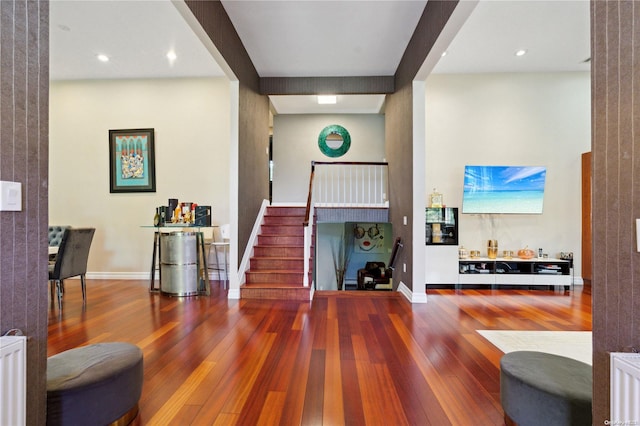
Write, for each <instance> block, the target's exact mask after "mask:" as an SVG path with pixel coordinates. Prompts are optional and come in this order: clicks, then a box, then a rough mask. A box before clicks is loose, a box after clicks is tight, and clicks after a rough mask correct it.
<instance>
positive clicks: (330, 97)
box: [318, 95, 338, 105]
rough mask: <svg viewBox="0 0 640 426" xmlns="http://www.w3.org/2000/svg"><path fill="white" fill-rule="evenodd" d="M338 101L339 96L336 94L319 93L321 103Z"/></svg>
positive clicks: (328, 103) (326, 103)
mask: <svg viewBox="0 0 640 426" xmlns="http://www.w3.org/2000/svg"><path fill="white" fill-rule="evenodd" d="M337 102H338V97H337V96H336V95H318V104H319V105H331V104H335V103H337Z"/></svg>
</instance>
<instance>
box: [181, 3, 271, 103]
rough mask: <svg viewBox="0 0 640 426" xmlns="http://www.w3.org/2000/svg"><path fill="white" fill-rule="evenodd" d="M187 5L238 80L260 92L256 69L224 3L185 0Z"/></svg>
mask: <svg viewBox="0 0 640 426" xmlns="http://www.w3.org/2000/svg"><path fill="white" fill-rule="evenodd" d="M185 4H186V5H187V6H188V7H189V9H190V10H191V12H192V13H193V15H194V16H195V17H196V18H197V19H198V22H200V25H202V28H203V29H204V30H205V32H206V33H207V35H208V36H209V38H210V39H211V41H212V42H213V44H214V45H215V46H216V48H217V49H218V51H219V52H220V54H221V55H222V56H223V57H224V60H225V62H226V63H227V65H229V67H230V68H231V69H232V70H233V73H234V74H235V76H236V78H237V79H238V80H239V81H241V82H243V83H244V84H245V85H247V86H249V87H251V88H252V89H253V90H255V91H256V92H258V91H259V86H260V82H259V78H258V73H257V71H256V68H255V67H254V66H253V62H251V58H249V54H248V53H247V50H246V49H245V48H244V45H243V44H242V41H241V40H240V37H239V36H238V33H237V32H236V29H235V28H234V27H233V24H232V23H231V19H229V15H227V12H226V11H225V10H224V7H223V6H222V3H221V2H220V1H219V0H214V1H202V0H185Z"/></svg>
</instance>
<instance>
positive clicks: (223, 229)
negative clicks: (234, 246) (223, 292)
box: [207, 223, 231, 289]
mask: <svg viewBox="0 0 640 426" xmlns="http://www.w3.org/2000/svg"><path fill="white" fill-rule="evenodd" d="M214 232H215V231H214ZM220 239H221V241H216V239H215V233H214V238H213V240H212V241H210V242H208V243H207V245H208V248H209V249H208V252H207V259H210V258H211V256H210V255H211V248H212V247H213V253H214V258H215V263H216V266H215V267H210V268H209V269H212V270H217V271H218V280H220V281H222V270H223V269H224V277H225V279H224V281H223V283H224V284H223V286H224V287H223V288H225V289H226V288H227V282H228V281H229V273H228V271H227V257H228V253H229V245H230V243H229V240H230V239H231V225H230V224H228V223H226V224H224V225H220ZM218 249H222V259H223V260H222V263H223V265H222V266H221V265H220V260H219V258H218Z"/></svg>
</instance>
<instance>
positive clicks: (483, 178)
mask: <svg viewBox="0 0 640 426" xmlns="http://www.w3.org/2000/svg"><path fill="white" fill-rule="evenodd" d="M546 175H547V169H546V167H541V166H465V168H464V191H463V195H462V213H476V214H477V213H508V214H509V213H513V214H542V202H543V200H544V182H545V178H546Z"/></svg>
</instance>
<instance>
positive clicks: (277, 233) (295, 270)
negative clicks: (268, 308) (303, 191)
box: [240, 206, 311, 300]
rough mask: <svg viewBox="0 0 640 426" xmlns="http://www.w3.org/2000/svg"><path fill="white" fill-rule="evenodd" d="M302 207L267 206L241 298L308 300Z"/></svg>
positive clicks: (308, 289)
mask: <svg viewBox="0 0 640 426" xmlns="http://www.w3.org/2000/svg"><path fill="white" fill-rule="evenodd" d="M304 215H305V208H304V207H280V206H270V207H267V212H266V213H265V216H264V221H263V224H262V226H261V228H260V234H259V235H258V242H257V244H256V245H255V246H254V248H253V253H254V256H253V257H252V258H251V261H250V265H249V270H248V271H247V272H246V282H245V284H244V285H243V286H241V287H240V298H242V299H281V300H282V299H285V300H310V293H311V288H310V287H304V286H303V276H304V227H303V222H304Z"/></svg>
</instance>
